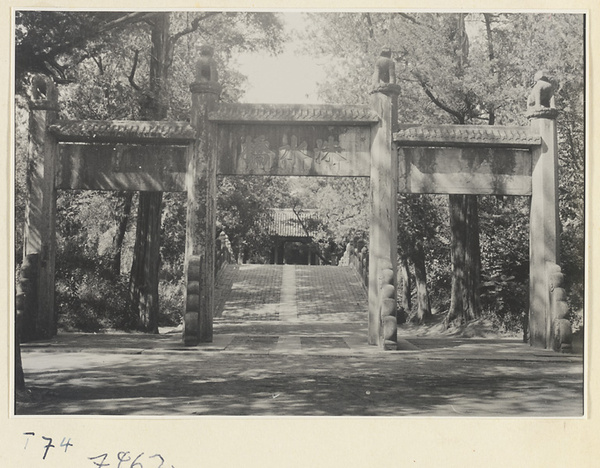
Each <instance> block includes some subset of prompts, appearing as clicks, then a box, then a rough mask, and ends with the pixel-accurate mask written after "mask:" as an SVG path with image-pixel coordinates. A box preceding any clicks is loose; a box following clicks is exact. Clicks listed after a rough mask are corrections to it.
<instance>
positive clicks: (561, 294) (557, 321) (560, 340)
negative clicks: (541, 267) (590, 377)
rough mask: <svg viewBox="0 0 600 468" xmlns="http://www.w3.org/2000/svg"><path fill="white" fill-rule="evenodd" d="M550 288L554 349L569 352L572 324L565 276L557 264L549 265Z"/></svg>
mask: <svg viewBox="0 0 600 468" xmlns="http://www.w3.org/2000/svg"><path fill="white" fill-rule="evenodd" d="M547 265H548V266H547V271H548V287H549V288H550V317H551V320H552V332H551V333H552V335H551V336H552V348H553V349H554V351H561V352H568V351H570V350H571V347H572V340H573V337H572V332H571V322H569V320H568V319H567V315H568V313H569V306H568V305H567V300H566V299H567V295H566V292H565V290H564V288H563V287H562V286H563V283H564V278H565V275H564V274H563V273H562V272H561V268H560V266H559V265H557V264H556V263H549V264H547Z"/></svg>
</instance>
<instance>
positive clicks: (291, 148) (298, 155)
mask: <svg viewBox="0 0 600 468" xmlns="http://www.w3.org/2000/svg"><path fill="white" fill-rule="evenodd" d="M307 148H308V145H307V143H306V141H303V142H302V143H300V144H298V137H296V135H292V136H291V138H290V142H289V143H288V137H287V135H286V134H284V135H283V142H282V145H281V146H280V147H279V165H278V168H279V170H278V172H280V173H282V174H290V173H294V172H295V171H296V172H298V173H301V174H302V173H305V172H308V171H309V170H310V168H311V165H312V158H311V157H310V156H309V154H308V151H307Z"/></svg>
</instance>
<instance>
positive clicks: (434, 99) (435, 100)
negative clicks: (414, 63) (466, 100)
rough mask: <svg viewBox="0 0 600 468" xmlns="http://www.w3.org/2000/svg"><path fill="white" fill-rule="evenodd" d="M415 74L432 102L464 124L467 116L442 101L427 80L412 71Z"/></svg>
mask: <svg viewBox="0 0 600 468" xmlns="http://www.w3.org/2000/svg"><path fill="white" fill-rule="evenodd" d="M412 74H413V76H414V77H415V78H417V80H418V83H419V84H420V85H421V88H423V91H425V94H426V95H427V97H428V98H429V99H430V100H431V102H433V103H434V104H435V105H436V106H438V107H439V108H440V109H442V110H443V111H444V112H447V113H448V114H450V115H451V116H452V117H454V118H455V119H456V120H457V123H459V124H464V123H465V116H464V115H463V114H461V113H460V112H458V111H456V110H454V109H452V108H451V107H449V106H448V105H447V104H445V103H444V102H442V101H441V100H440V99H438V98H437V97H436V96H435V95H434V94H433V93H432V92H431V90H430V89H429V87H428V86H427V83H426V82H425V80H424V79H423V78H422V77H420V76H419V75H418V74H417V73H415V72H414V71H413V72H412Z"/></svg>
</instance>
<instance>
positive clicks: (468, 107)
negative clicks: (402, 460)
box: [306, 13, 583, 321]
mask: <svg viewBox="0 0 600 468" xmlns="http://www.w3.org/2000/svg"><path fill="white" fill-rule="evenodd" d="M311 20H312V23H311V24H312V27H311V29H310V30H309V31H308V32H307V35H306V40H307V41H309V43H310V45H309V46H308V47H309V48H310V49H311V50H317V51H318V52H319V53H321V54H322V55H323V56H325V57H327V58H328V60H329V64H330V66H329V73H328V74H327V79H326V81H325V82H324V83H322V84H321V88H320V89H321V95H322V96H323V97H325V98H326V99H327V100H329V101H330V102H337V103H344V102H347V103H355V102H356V101H357V100H358V101H360V100H362V102H363V103H366V96H367V95H368V77H369V76H370V75H371V70H372V68H371V67H372V64H373V62H374V60H375V58H376V56H377V55H378V53H379V50H380V49H381V47H382V46H383V45H390V46H391V48H392V50H393V51H394V58H395V59H396V62H397V66H396V70H397V75H398V81H399V82H400V84H401V85H402V88H403V90H402V93H401V96H400V102H399V108H400V109H401V113H400V115H399V120H400V122H401V123H405V122H407V123H408V122H411V123H428V124H432V123H454V124H465V123H469V124H476V123H484V124H499V125H526V124H527V119H526V117H525V115H524V107H525V106H524V103H525V98H526V96H527V92H528V91H527V88H528V86H529V84H530V82H531V78H532V76H533V74H534V73H535V71H537V70H538V69H541V68H545V69H549V70H551V74H553V75H554V76H555V77H556V78H557V81H558V82H560V83H561V85H560V87H559V89H558V93H557V106H558V107H560V106H561V105H562V106H563V107H566V108H568V109H569V114H568V115H569V119H573V121H575V122H578V123H579V124H581V123H582V122H583V112H582V96H583V94H582V93H583V86H582V79H583V49H582V47H583V23H582V21H583V17H582V15H568V14H567V15H543V14H539V15H535V14H490V13H486V14H474V13H473V14H468V15H465V14H464V13H461V14H431V13H414V14H407V13H331V14H317V15H312V16H311ZM565 104H566V106H565ZM565 121H566V119H564V120H562V122H565ZM562 122H561V120H559V132H560V135H561V138H560V139H561V142H560V144H561V148H562V150H561V151H564V153H563V154H564V155H565V156H566V154H569V155H571V154H573V155H577V154H579V156H580V155H581V154H582V153H581V151H580V149H581V145H580V144H579V142H580V141H581V140H580V137H581V135H582V133H581V129H580V128H577V124H575V126H573V125H566V126H565V125H564V124H563V123H562ZM562 135H564V137H563V136H562ZM570 135H571V136H572V137H574V138H571V137H570ZM563 139H564V141H563ZM569 141H570V142H571V143H570V146H571V148H570V149H567V146H568V145H566V144H565V142H569ZM569 157H570V158H572V159H573V158H574V160H575V161H578V162H580V161H582V160H581V159H580V157H578V156H576V157H573V156H569ZM563 160H564V161H565V162H567V164H566V165H565V168H564V169H561V187H563V189H562V190H563V192H562V193H564V194H565V196H564V197H563V199H564V200H565V201H566V199H567V198H570V197H567V196H566V193H567V192H572V193H573V195H574V198H570V201H569V202H568V203H567V205H566V206H571V207H573V206H577V203H579V202H580V201H582V199H583V198H582V192H581V191H580V190H579V191H577V189H576V188H574V186H573V185H571V184H569V188H567V186H566V185H563V184H564V181H565V178H564V176H563V175H562V173H565V174H566V173H569V174H571V175H573V176H574V174H573V171H572V170H571V168H572V167H573V163H572V162H571V161H568V159H567V158H564V159H563ZM574 172H577V174H578V175H577V176H575V178H576V179H577V180H581V179H579V177H582V176H583V173H582V171H581V170H578V169H574ZM575 187H576V186H575ZM569 189H570V190H569ZM575 199H577V200H578V201H579V202H575ZM449 203H450V208H449V214H450V217H451V222H450V225H451V231H452V232H453V238H452V243H451V251H452V263H453V269H454V273H453V286H452V288H451V290H452V299H451V301H450V310H449V314H448V318H449V319H450V320H453V319H456V320H458V321H464V320H469V319H470V318H472V317H473V316H475V315H477V311H478V308H479V304H478V294H477V293H478V291H477V290H478V287H477V282H478V278H479V272H478V265H479V263H480V259H479V257H480V253H479V250H480V249H479V245H478V244H479V243H480V240H479V236H478V235H476V233H477V232H478V227H477V220H476V218H475V215H476V214H478V212H479V211H480V210H479V208H478V205H477V201H476V200H475V199H474V198H473V197H465V196H463V195H457V196H451V197H450V200H449ZM573 203H575V205H573ZM485 206H486V209H490V210H492V211H493V210H497V209H499V208H498V206H500V205H496V204H493V203H486V204H485ZM563 206H564V205H563ZM577 212H578V214H574V213H573V212H570V213H569V215H567V216H569V217H570V218H572V219H575V220H581V219H582V216H583V211H582V210H581V209H580V208H577ZM561 214H563V216H564V215H566V210H565V209H564V208H561ZM504 216H510V215H509V214H508V213H506V212H505V213H504ZM579 222H580V221H576V222H575V223H572V222H569V223H567V224H566V225H568V226H569V228H571V227H572V226H574V225H579ZM403 223H405V221H404V220H402V219H399V226H400V228H401V227H402V224H403ZM431 227H432V226H431ZM486 229H493V223H492V225H490V224H486ZM517 229H518V230H519V231H521V230H523V231H525V232H526V231H527V225H526V224H523V225H519V226H518V227H517ZM578 232H579V233H582V232H583V231H582V230H581V229H580V230H579V231H578ZM573 233H574V231H571V234H573ZM507 235H509V236H511V237H512V234H511V233H507ZM573 237H574V236H573V235H571V236H570V238H573ZM577 237H578V236H575V238H577ZM490 238H491V237H490V236H489V235H488V234H487V233H486V235H485V239H486V242H487V241H488V239H490ZM579 238H580V237H579ZM514 239H515V240H517V241H519V242H521V240H520V239H517V238H516V237H514ZM567 245H572V244H570V243H567ZM579 245H581V244H579ZM484 247H487V246H484ZM576 249H577V250H578V251H579V252H581V250H579V249H580V247H576ZM489 250H490V249H487V248H484V249H483V252H484V253H485V255H488V254H489ZM494 252H495V251H494ZM508 258H515V257H513V256H510V255H507V256H505V257H502V256H501V255H499V256H496V257H495V258H493V259H491V260H486V261H485V262H484V263H485V264H486V265H494V266H496V265H497V264H505V263H506V262H507V261H508ZM576 258H577V261H576V263H577V264H578V265H579V266H578V267H575V268H574V270H579V271H582V270H581V267H582V257H581V254H578V255H577V256H576ZM485 274H486V275H487V276H489V275H490V272H485ZM509 284H510V283H506V285H509ZM500 292H501V291H500ZM500 292H499V293H500ZM488 304H490V302H488ZM524 308H526V305H525V304H523V303H522V304H521V309H524Z"/></svg>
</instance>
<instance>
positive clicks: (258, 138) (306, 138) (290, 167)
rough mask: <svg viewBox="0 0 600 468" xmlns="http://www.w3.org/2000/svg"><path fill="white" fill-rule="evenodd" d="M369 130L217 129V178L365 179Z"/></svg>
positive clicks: (328, 127)
mask: <svg viewBox="0 0 600 468" xmlns="http://www.w3.org/2000/svg"><path fill="white" fill-rule="evenodd" d="M370 144H371V129H370V127H367V126H341V125H337V126H336V125H239V124H238V125H219V143H218V173H219V174H223V175H249V174H257V175H285V176H309V175H312V176H361V177H368V176H369V171H370V169H369V167H370Z"/></svg>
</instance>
